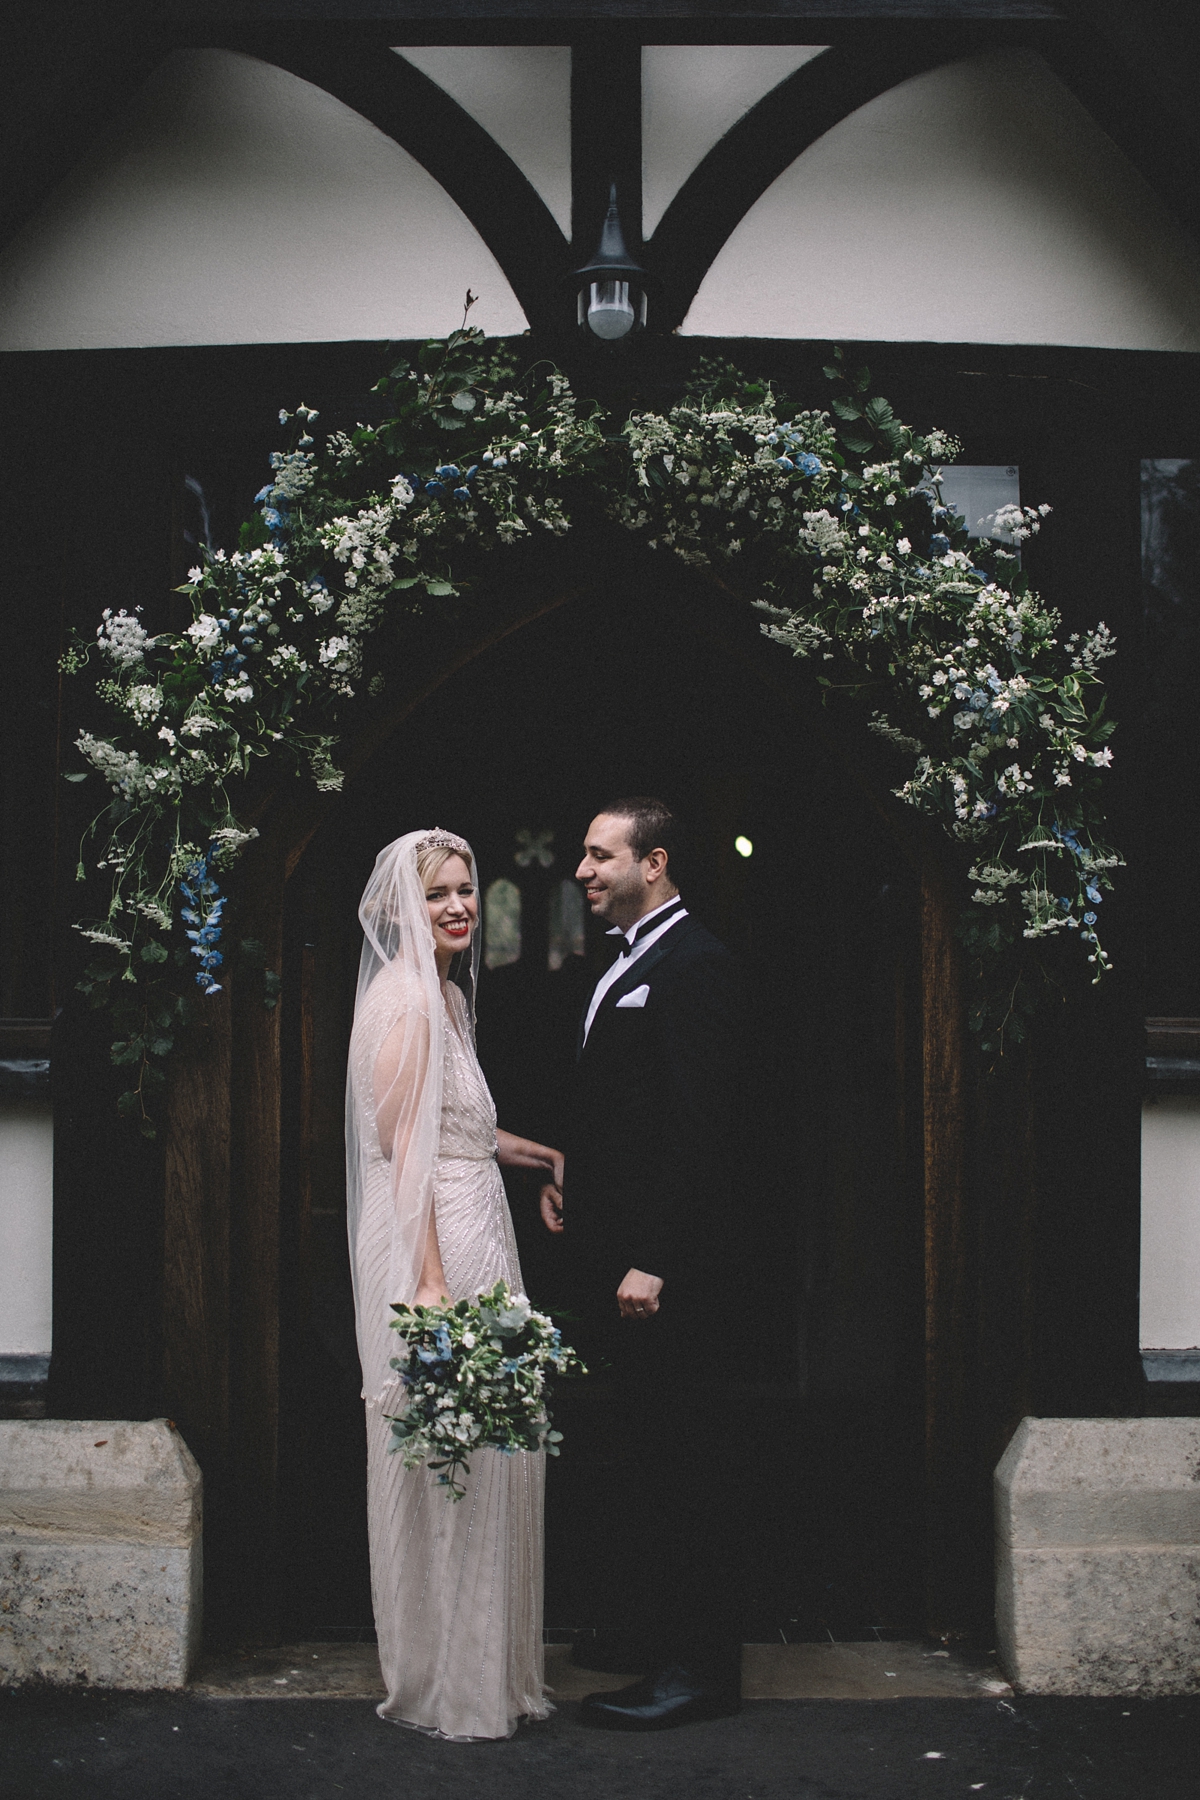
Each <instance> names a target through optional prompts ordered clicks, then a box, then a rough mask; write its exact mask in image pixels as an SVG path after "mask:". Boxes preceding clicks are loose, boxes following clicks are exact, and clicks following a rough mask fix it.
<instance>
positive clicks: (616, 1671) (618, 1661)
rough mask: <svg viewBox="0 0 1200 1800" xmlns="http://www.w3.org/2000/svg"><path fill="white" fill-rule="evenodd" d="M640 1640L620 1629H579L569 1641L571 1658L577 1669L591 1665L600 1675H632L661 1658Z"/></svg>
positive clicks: (587, 1667) (652, 1665)
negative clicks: (573, 1639) (571, 1640)
mask: <svg viewBox="0 0 1200 1800" xmlns="http://www.w3.org/2000/svg"><path fill="white" fill-rule="evenodd" d="M661 1657H662V1652H661V1650H660V1651H659V1652H658V1655H657V1656H656V1655H655V1653H654V1651H653V1650H652V1649H650V1648H649V1647H648V1646H647V1645H646V1643H645V1642H644V1641H643V1640H639V1639H638V1638H636V1637H634V1636H633V1635H632V1634H629V1633H625V1632H620V1631H580V1632H577V1633H576V1636H575V1641H574V1643H573V1644H572V1645H571V1661H572V1663H573V1664H574V1665H575V1667H576V1668H577V1669H595V1670H597V1671H598V1672H599V1673H600V1674H602V1675H632V1674H633V1673H634V1671H635V1670H637V1669H650V1668H653V1667H654V1664H655V1663H656V1662H658V1661H660V1660H661Z"/></svg>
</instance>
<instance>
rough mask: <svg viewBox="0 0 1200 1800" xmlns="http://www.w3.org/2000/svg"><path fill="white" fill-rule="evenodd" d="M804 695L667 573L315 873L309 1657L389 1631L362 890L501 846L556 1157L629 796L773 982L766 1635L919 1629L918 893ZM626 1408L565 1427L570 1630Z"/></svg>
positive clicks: (524, 1216) (301, 1250) (552, 1283)
mask: <svg viewBox="0 0 1200 1800" xmlns="http://www.w3.org/2000/svg"><path fill="white" fill-rule="evenodd" d="M652 581H653V582H654V583H655V585H651V583H652ZM793 674H794V671H793V670H792V668H791V665H790V664H789V663H788V662H787V659H786V657H785V656H784V653H783V652H782V651H779V650H777V649H776V648H775V647H773V646H770V645H767V644H766V643H765V642H764V641H763V640H762V638H761V637H760V636H759V634H758V632H757V629H756V627H755V625H754V622H753V619H752V616H750V615H748V614H747V612H746V611H745V609H744V608H734V607H733V606H732V604H730V605H728V606H727V605H726V603H725V602H723V601H714V599H713V597H712V596H710V595H708V594H707V593H703V592H694V591H692V590H691V589H690V586H689V584H688V583H686V582H682V581H677V580H675V579H674V578H672V579H671V580H670V581H668V582H667V583H666V584H664V583H663V582H662V580H661V577H660V576H658V575H657V573H656V572H649V573H647V574H646V575H645V576H644V577H638V576H637V575H636V573H635V575H634V577H633V578H632V579H631V581H630V582H629V583H628V584H627V585H625V586H624V587H623V590H622V593H621V597H620V598H619V599H613V598H611V597H608V598H606V599H605V601H604V602H603V604H600V603H599V602H598V601H595V600H586V601H585V600H579V601H573V602H569V603H568V604H566V605H564V606H563V607H562V608H560V609H559V610H558V611H557V612H555V613H552V614H550V615H549V616H548V617H546V618H544V619H542V620H541V621H540V622H538V623H537V624H535V625H532V626H529V627H527V628H526V629H525V630H523V631H522V632H520V633H519V634H518V635H516V636H515V637H513V638H510V639H509V640H507V641H506V642H505V643H503V644H501V645H500V646H499V647H497V648H494V649H492V650H490V651H489V652H487V653H486V654H484V655H483V656H481V657H479V658H478V659H477V660H476V661H475V662H474V663H472V664H470V665H469V666H468V667H467V668H466V669H465V670H464V671H462V672H460V673H459V674H458V675H456V676H455V677H454V678H453V679H452V680H450V681H449V682H448V683H447V684H446V685H444V686H443V687H442V688H441V689H440V690H439V691H438V692H437V693H436V694H435V695H434V696H433V697H432V698H431V699H430V700H428V701H427V702H426V703H424V704H423V705H422V706H421V708H420V709H419V710H418V711H417V712H415V713H414V714H413V715H412V716H411V717H410V718H409V719H408V721H407V722H406V723H405V724H404V726H403V727H402V728H401V729H400V730H399V731H398V732H397V733H396V734H395V736H394V737H393V738H392V739H391V740H390V742H389V743H388V745H387V746H386V748H385V749H384V750H383V751H382V752H380V753H379V754H378V755H377V756H376V757H375V759H374V760H373V761H372V763H371V765H370V767H369V768H368V769H367V771H366V772H365V773H364V774H363V775H362V776H361V777H360V778H359V779H357V780H356V781H355V783H354V784H353V785H352V787H351V788H350V789H349V790H348V791H347V795H346V798H345V801H344V803H343V805H342V806H341V808H340V809H339V811H338V812H337V814H336V816H335V817H334V818H333V819H332V821H331V822H330V823H329V825H328V826H326V827H325V828H324V829H323V830H322V832H321V834H320V835H319V837H318V838H317V839H316V840H314V842H313V844H312V845H311V846H310V848H309V850H308V851H307V853H306V855H305V857H304V859H303V861H302V863H301V865H300V867H299V870H298V872H297V874H296V876H295V877H294V879H293V881H292V883H291V903H290V944H291V949H290V952H289V958H290V965H291V966H290V967H289V968H288V969H287V970H286V971H285V976H286V988H285V992H288V993H292V994H298V995H302V997H303V1004H302V1005H301V1006H291V1007H288V1008H287V1009H286V1030H287V1035H288V1039H289V1044H290V1051H289V1055H290V1068H291V1076H292V1079H291V1083H290V1094H291V1099H290V1103H289V1104H290V1114H289V1126H288V1134H287V1135H288V1141H289V1143H290V1144H291V1145H292V1146H293V1150H294V1156H293V1163H292V1169H291V1181H290V1190H291V1200H292V1205H293V1208H294V1211H293V1214H292V1218H293V1222H294V1232H293V1234H292V1237H293V1241H294V1244H295V1256H294V1262H293V1267H292V1302H291V1305H290V1307H289V1309H288V1313H287V1316H288V1318H289V1320H290V1326H289V1332H288V1337H287V1339H286V1342H285V1363H286V1367H287V1370H288V1381H289V1388H290V1391H289V1393H288V1394H287V1397H286V1400H285V1421H286V1425H285V1432H284V1446H285V1450H284V1454H285V1458H286V1459H287V1461H288V1463H289V1465H290V1466H289V1472H288V1474H287V1476H286V1477H285V1481H284V1488H283V1491H284V1494H285V1496H286V1498H285V1507H286V1509H287V1510H288V1521H287V1528H288V1533H289V1538H290V1545H289V1560H290V1567H291V1569H292V1570H293V1572H294V1576H295V1579H294V1581H292V1582H289V1588H290V1592H291V1595H292V1606H293V1616H292V1617H291V1618H290V1619H289V1620H288V1621H287V1622H286V1626H285V1629H286V1630H287V1631H288V1632H289V1633H291V1634H301V1633H309V1634H312V1633H319V1632H323V1631H351V1630H354V1629H361V1628H366V1627H369V1625H370V1621H371V1611H370V1598H369V1587H368V1579H367V1559H366V1534H365V1520H364V1496H363V1487H364V1454H365V1453H364V1448H363V1440H362V1426H361V1408H360V1403H359V1399H358V1390H359V1377H358V1369H357V1363H356V1358H355V1352H354V1338H353V1318H352V1308H351V1300H350V1286H349V1278H348V1270H347V1259H346V1249H345V1234H344V1210H343V1208H344V1202H343V1189H342V1177H341V1154H342V1138H341V1093H342V1080H343V1072H344V1066H345V1054H346V1044H347V1039H348V1032H349V1023H350V1008H351V1004H352V996H353V992H354V972H355V966H356V961H357V955H358V945H359V934H358V927H357V921H356V905H357V898H358V895H359V893H360V891H361V889H362V886H363V884H364V881H365V879H366V876H367V874H368V872H369V870H370V867H371V864H372V862H373V860H374V857H375V854H376V852H377V850H378V849H379V848H380V847H381V846H382V845H383V844H385V843H386V842H388V841H389V840H390V839H391V838H393V837H395V836H397V835H399V834H400V833H401V832H403V831H405V830H408V829H410V828H412V827H413V826H414V825H426V824H427V825H433V824H440V825H444V826H447V827H450V828H452V829H454V830H456V831H459V832H462V833H464V834H465V835H466V836H468V837H469V838H470V840H471V841H472V843H473V845H474V847H475V850H476V854H477V856H478V859H479V865H480V874H481V880H482V885H483V887H484V890H485V891H486V890H487V888H488V886H489V884H490V883H491V882H492V881H493V880H495V879H498V878H502V879H504V880H506V881H509V882H511V883H513V885H514V886H515V887H516V888H517V889H518V890H519V892H520V897H521V914H522V916H521V954H520V956H519V958H517V959H515V960H512V961H509V962H508V963H506V964H504V965H502V966H497V967H493V968H491V969H485V971H484V973H483V977H482V980H481V988H480V997H479V1009H480V1027H479V1038H480V1053H481V1057H482V1060H483V1063H484V1067H485V1070H486V1072H487V1074H488V1078H489V1081H490V1082H491V1084H492V1087H493V1091H494V1093H495V1095H496V1099H497V1103H498V1107H499V1113H500V1119H501V1123H503V1124H505V1125H507V1126H509V1127H510V1128H511V1129H513V1130H516V1131H520V1132H523V1133H528V1134H530V1135H534V1136H537V1137H540V1138H542V1139H543V1140H544V1141H548V1142H554V1141H555V1139H556V1137H557V1135H558V1132H559V1125H560V1119H561V1109H562V1104H563V1093H564V1086H565V1082H566V1079H567V1077H568V1075H569V1070H570V1066H571V1062H572V1059H573V1055H574V1041H575V1032H576V1028H577V1021H578V1017H579V1012H580V1009H581V1007H582V1006H583V1004H584V1003H585V1000H586V996H587V993H588V992H589V991H590V986H591V983H592V982H593V981H594V979H595V976H596V973H597V972H598V970H599V969H600V968H601V967H603V966H604V964H605V961H606V952H605V945H604V941H603V935H602V933H601V932H600V931H598V929H597V928H596V927H595V926H593V925H592V924H591V922H590V921H589V922H588V924H587V927H586V936H585V939H584V943H583V953H582V954H578V953H577V950H578V945H577V944H575V943H573V942H572V940H571V931H570V905H569V903H567V905H566V915H567V918H566V924H565V925H564V923H563V905H564V903H563V902H562V900H561V898H559V897H558V895H557V893H556V890H559V889H560V888H561V884H562V883H563V882H564V881H569V879H570V877H571V876H572V874H573V871H574V867H575V864H576V862H577V860H578V855H579V843H580V840H581V837H582V833H583V831H584V828H585V827H586V824H587V822H588V820H589V818H590V817H591V816H592V814H593V812H594V811H595V810H596V809H597V808H598V807H599V806H600V805H602V804H603V802H604V801H605V800H606V799H607V798H612V797H614V796H616V795H618V794H621V793H630V792H633V793H638V792H651V793H659V794H662V795H663V796H665V797H666V798H667V799H668V800H669V801H670V802H671V803H672V804H674V805H676V806H678V807H679V808H680V809H681V811H682V812H683V814H684V816H685V818H686V820H687V822H688V825H689V828H690V834H691V840H692V848H691V855H690V858H689V866H688V867H687V868H686V870H685V871H684V886H685V896H686V899H687V901H688V904H689V906H690V907H691V908H692V909H693V910H694V911H695V912H696V913H698V914H699V915H700V916H701V917H702V918H703V919H704V920H705V922H706V923H707V924H709V925H710V926H711V928H712V929H714V930H715V931H716V932H717V933H718V934H719V935H720V936H722V937H723V938H724V939H725V940H726V941H727V942H728V943H729V944H730V945H731V947H733V948H735V949H736V950H737V951H738V952H739V953H740V954H741V955H742V956H743V958H744V959H745V962H746V966H747V970H748V973H749V977H750V981H751V985H752V990H753V994H754V1005H755V1013H756V1017H757V1019H758V1021H759V1025H760V1033H759V1052H758V1056H757V1062H756V1067H755V1068H754V1069H753V1070H752V1071H751V1077H752V1079H751V1084H750V1085H751V1090H752V1093H753V1094H754V1096H755V1099H754V1102H753V1104H752V1105H751V1107H750V1108H749V1111H748V1116H747V1120H746V1158H745V1168H746V1184H745V1189H744V1191H743V1192H741V1193H738V1194H731V1195H730V1211H729V1230H730V1233H731V1241H732V1240H733V1237H734V1236H735V1235H736V1236H737V1237H739V1238H740V1239H742V1240H747V1239H748V1241H749V1243H750V1247H751V1259H752V1265H753V1268H754V1270H755V1286H754V1292H755V1296H756V1298H755V1302H754V1305H753V1308H752V1310H751V1311H750V1312H749V1314H747V1313H746V1312H745V1310H741V1309H739V1310H734V1309H733V1308H732V1306H726V1305H724V1304H723V1297H722V1296H721V1295H714V1307H713V1357H714V1375H715V1376H719V1377H720V1380H721V1397H720V1399H719V1400H717V1399H716V1398H715V1399H714V1423H713V1454H714V1456H726V1457H727V1456H733V1457H736V1458H738V1459H739V1460H741V1461H743V1462H744V1464H745V1468H746V1482H745V1488H744V1515H745V1524H746V1536H747V1544H748V1554H747V1570H746V1608H747V1617H746V1629H747V1634H748V1635H749V1636H752V1637H771V1638H777V1636H778V1634H779V1633H780V1632H781V1631H782V1632H783V1634H784V1635H785V1636H786V1637H788V1638H792V1637H798V1638H803V1637H824V1636H825V1634H826V1632H827V1631H831V1632H832V1633H833V1635H834V1636H835V1637H838V1638H842V1637H851V1636H855V1635H870V1634H871V1632H872V1630H873V1628H878V1629H880V1630H904V1629H906V1628H908V1629H911V1628H912V1627H913V1626H914V1625H916V1624H917V1623H918V1621H919V1618H920V1610H919V1599H918V1596H919V1580H920V1567H919V1546H920V1542H921V1531H920V1511H919V1491H920V1470H921V1426H920V1419H921V1412H920V1407H921V1375H922V1362H921V1351H922V1310H921V1308H922V1299H921V1295H922V1286H921V1283H922V1240H921V1209H920V1208H921V1202H920V1186H919V1158H920V1137H919V1106H918V1107H916V1108H914V1106H913V1104H912V1093H911V1089H912V1085H913V1082H914V1080H916V1079H917V1078H918V1071H917V1065H918V1064H919V1043H918V1042H917V1041H916V1037H915V1027H914V1025H913V1023H912V1021H913V1019H914V1007H913V1004H912V1000H911V996H910V989H911V988H912V986H913V983H914V981H915V973H914V969H913V964H914V961H915V948H916V902H915V893H914V888H913V881H912V877H911V874H910V872H909V870H908V868H907V866H906V864H905V862H904V859H903V857H902V855H901V854H900V852H899V849H898V847H897V846H896V844H895V843H894V841H893V839H892V838H891V835H890V833H889V832H888V830H887V829H886V827H885V825H884V823H883V821H882V818H881V815H880V814H879V813H878V812H877V811H876V810H875V809H874V807H873V805H872V803H871V801H870V799H869V797H868V796H867V794H866V793H865V792H864V791H863V790H862V789H861V788H859V787H857V786H856V785H855V783H854V781H853V779H852V778H851V776H850V775H849V773H848V772H847V769H846V767H845V766H844V764H843V763H842V761H841V759H840V758H839V757H838V756H837V755H836V754H835V753H834V752H833V751H831V750H830V748H829V746H828V743H827V741H825V740H824V739H823V735H822V732H821V730H820V729H819V728H818V729H816V730H814V729H813V724H812V715H811V713H809V712H806V706H807V703H806V702H800V703H799V704H797V703H796V700H795V699H794V698H793V699H789V691H790V688H791V687H792V686H793V685H795V688H796V694H797V695H799V694H800V693H801V691H802V688H803V683H802V682H797V683H795V684H793V683H792V675H793ZM806 718H807V720H808V722H807V723H806ZM550 834H552V836H551V835H550ZM739 837H741V838H744V839H745V840H747V841H748V842H749V844H750V845H752V852H751V854H750V855H749V856H745V855H742V854H739V851H738V849H737V848H736V846H735V840H736V839H737V838H739ZM531 846H532V847H533V850H534V853H533V854H532V855H530V854H529V851H530V847H531ZM550 857H552V859H553V860H552V861H550V862H548V863H547V860H546V859H547V858H550ZM508 898H509V900H510V901H511V899H512V895H511V893H510V894H509V896H508ZM564 947H565V955H564ZM552 950H553V951H554V955H553V956H552V955H551V951H552ZM510 952H511V945H510ZM552 962H559V965H560V966H558V967H552V966H551V964H552ZM918 1092H919V1090H918ZM510 1201H511V1204H512V1208H513V1213H514V1217H515V1221H516V1227H517V1232H518V1237H519V1241H520V1245H521V1252H522V1259H523V1266H524V1270H525V1275H526V1281H527V1285H528V1287H529V1289H530V1292H531V1294H532V1295H533V1296H534V1298H535V1299H536V1300H537V1301H539V1302H540V1303H542V1304H547V1305H550V1306H553V1304H554V1300H555V1293H556V1283H557V1280H558V1276H557V1264H556V1260H555V1253H556V1250H557V1248H558V1246H557V1245H556V1243H555V1242H554V1241H553V1240H552V1239H550V1238H549V1237H548V1236H547V1235H546V1234H545V1233H544V1232H543V1231H542V1229H541V1227H540V1225H539V1224H538V1223H537V1221H536V1217H535V1194H534V1189H533V1186H532V1184H526V1183H525V1182H523V1181H521V1180H515V1181H513V1182H512V1184H511V1186H510ZM594 1403H595V1399H594V1396H593V1395H591V1394H590V1393H589V1389H588V1387H587V1386H586V1385H584V1386H582V1387H580V1388H578V1389H574V1390H572V1391H570V1392H568V1393H567V1394H566V1395H565V1396H564V1398H563V1400H562V1403H561V1406H560V1408H559V1421H560V1423H562V1424H563V1426H564V1429H565V1432H566V1443H565V1447H564V1454H563V1456H562V1458H561V1460H560V1462H559V1463H558V1464H556V1465H552V1470H551V1491H550V1500H549V1522H548V1570H547V1614H546V1616H547V1623H548V1624H549V1625H551V1626H559V1627H579V1626H587V1625H588V1624H589V1623H590V1618H591V1614H590V1608H591V1606H592V1604H593V1601H592V1596H591V1592H590V1589H589V1579H590V1576H589V1562H588V1556H587V1543H588V1539H589V1534H590V1533H592V1532H597V1531H602V1530H603V1528H604V1525H603V1521H602V1520H590V1519H589V1518H588V1511H587V1495H586V1493H584V1492H582V1491H579V1488H580V1484H579V1483H577V1482H576V1481H575V1479H574V1474H573V1464H572V1459H571V1452H570V1443H571V1435H572V1432H573V1431H574V1430H582V1429H585V1428H586V1418H587V1413H588V1408H589V1406H590V1405H592V1404H594ZM662 1478H663V1480H664V1481H669V1480H670V1470H669V1469H667V1468H664V1469H663V1471H662Z"/></svg>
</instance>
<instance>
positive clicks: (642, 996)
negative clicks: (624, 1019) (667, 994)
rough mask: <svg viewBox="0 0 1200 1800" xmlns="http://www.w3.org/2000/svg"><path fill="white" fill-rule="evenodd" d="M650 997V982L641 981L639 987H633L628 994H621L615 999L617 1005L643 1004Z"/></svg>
mask: <svg viewBox="0 0 1200 1800" xmlns="http://www.w3.org/2000/svg"><path fill="white" fill-rule="evenodd" d="M649 998H650V983H649V982H648V981H643V983H642V985H641V987H635V988H634V990H633V992H632V993H630V994H622V995H621V998H620V999H619V1000H618V1001H617V1005H618V1006H645V1004H646V1002H647V1000H648V999H649Z"/></svg>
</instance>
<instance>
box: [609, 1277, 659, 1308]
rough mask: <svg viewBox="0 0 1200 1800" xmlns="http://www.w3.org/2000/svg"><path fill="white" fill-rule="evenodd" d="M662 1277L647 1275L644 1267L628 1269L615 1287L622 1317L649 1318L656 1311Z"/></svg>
mask: <svg viewBox="0 0 1200 1800" xmlns="http://www.w3.org/2000/svg"><path fill="white" fill-rule="evenodd" d="M662 1288H663V1284H662V1279H661V1277H660V1276H658V1275H647V1274H646V1272H645V1270H644V1269H630V1271H629V1273H628V1274H627V1275H626V1277H625V1279H624V1281H623V1282H622V1283H621V1285H620V1287H619V1288H618V1289H617V1305H618V1306H619V1307H620V1309H621V1317H622V1318H623V1319H649V1318H652V1317H653V1316H654V1314H655V1313H656V1312H657V1311H658V1296H659V1295H660V1294H661V1293H662Z"/></svg>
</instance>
